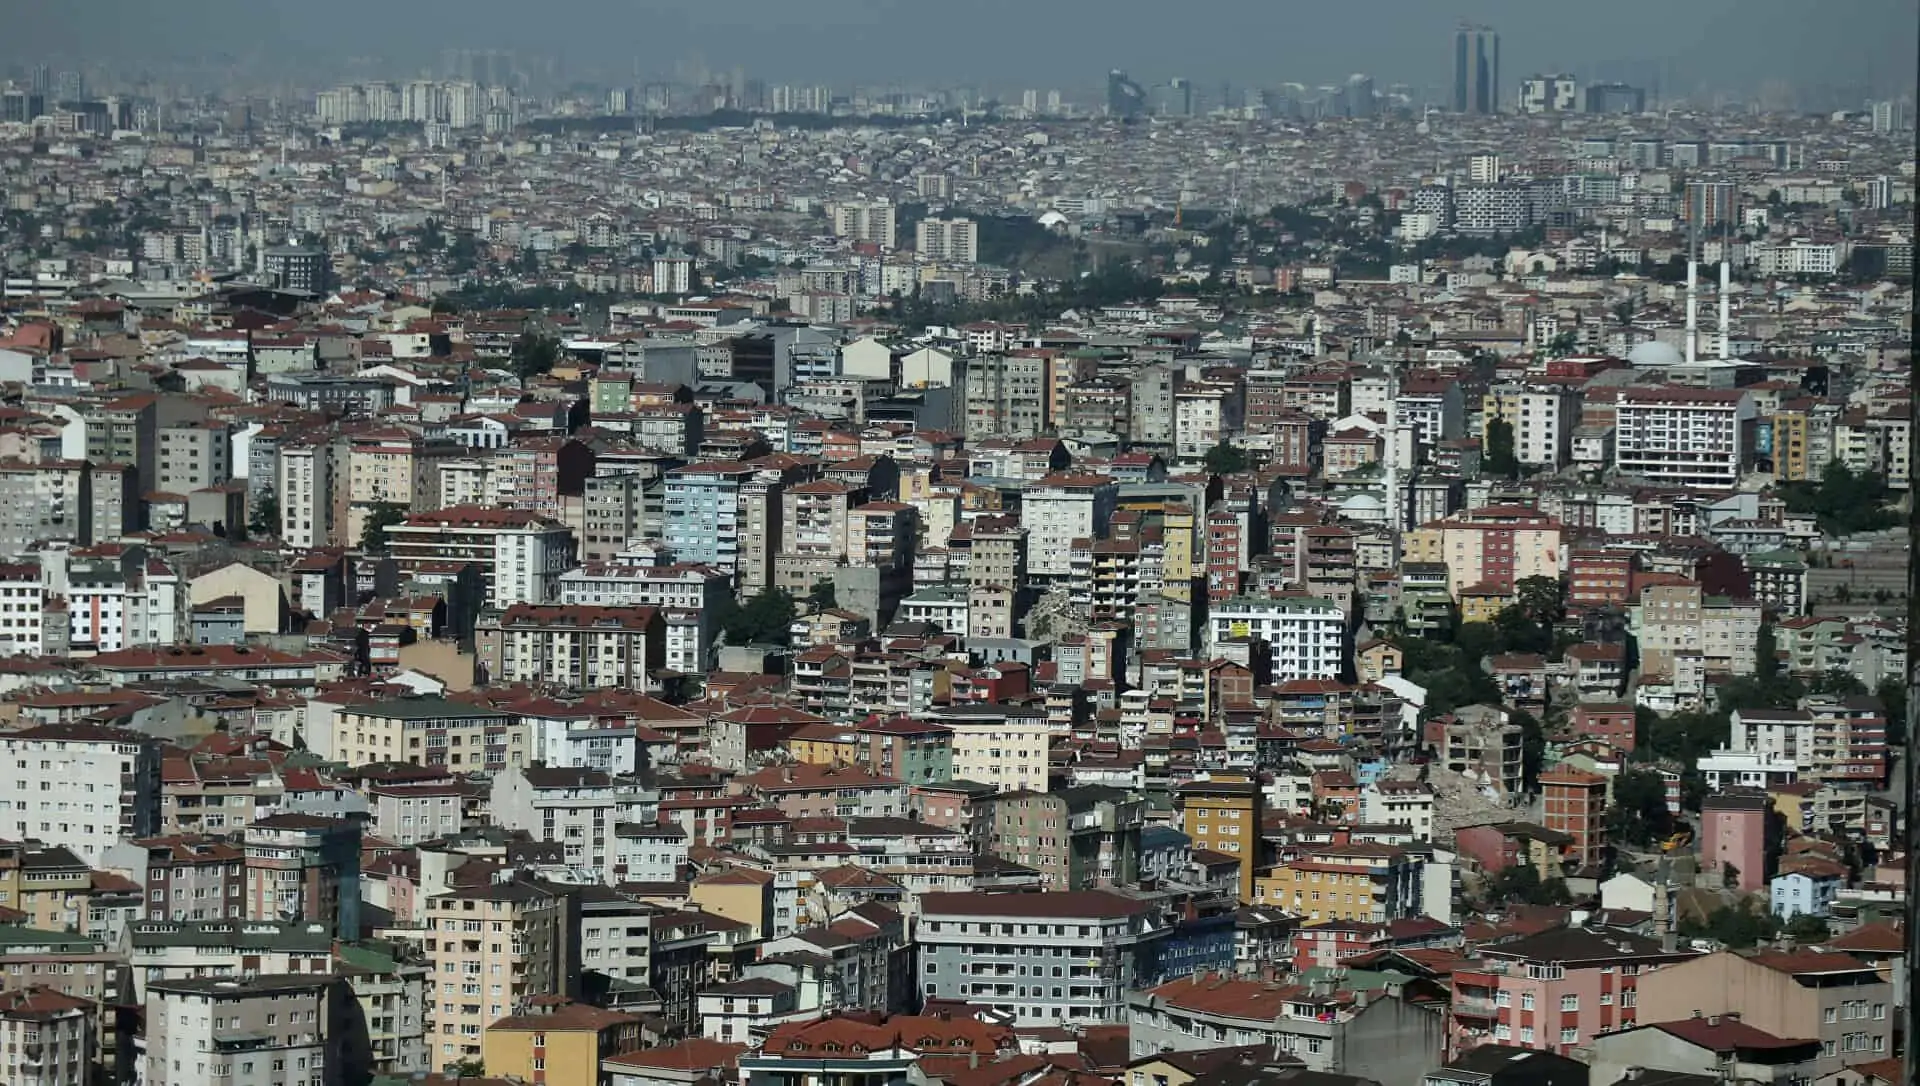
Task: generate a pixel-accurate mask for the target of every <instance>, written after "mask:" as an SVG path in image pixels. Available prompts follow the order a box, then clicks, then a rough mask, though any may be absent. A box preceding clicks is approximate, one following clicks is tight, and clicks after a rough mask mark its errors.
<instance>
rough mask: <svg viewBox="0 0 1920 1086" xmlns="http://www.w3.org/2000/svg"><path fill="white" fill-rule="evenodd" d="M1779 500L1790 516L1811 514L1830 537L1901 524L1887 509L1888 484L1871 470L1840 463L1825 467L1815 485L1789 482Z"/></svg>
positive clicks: (1836, 462)
mask: <svg viewBox="0 0 1920 1086" xmlns="http://www.w3.org/2000/svg"><path fill="white" fill-rule="evenodd" d="M1780 500H1781V501H1783V502H1785V503H1786V506H1787V511H1788V512H1791V513H1810V514H1812V515H1813V517H1814V519H1815V520H1816V521H1817V522H1818V523H1819V525H1820V530H1821V531H1822V532H1825V533H1826V534H1828V535H1830V536H1843V535H1853V534H1854V533H1856V532H1875V531H1879V530H1880V529H1882V528H1892V527H1894V526H1896V525H1898V524H1899V523H1900V515H1899V514H1898V513H1895V512H1893V511H1892V510H1890V509H1888V508H1887V481H1886V480H1885V479H1884V478H1882V477H1881V476H1880V475H1879V474H1878V473H1875V472H1871V471H1862V472H1855V471H1854V470H1853V469H1851V468H1849V467H1847V466H1846V465H1845V464H1842V463H1840V462H1839V461H1837V460H1836V461H1834V462H1833V463H1831V464H1828V465H1827V470H1826V471H1825V472H1823V473H1821V476H1820V481H1819V482H1818V483H1788V484H1787V485H1785V486H1783V487H1781V488H1780Z"/></svg>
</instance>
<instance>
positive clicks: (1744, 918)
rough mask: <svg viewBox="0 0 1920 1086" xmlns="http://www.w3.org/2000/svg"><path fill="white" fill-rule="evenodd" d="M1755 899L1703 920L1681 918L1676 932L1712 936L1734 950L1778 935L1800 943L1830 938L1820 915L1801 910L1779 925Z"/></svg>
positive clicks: (1739, 903) (1727, 906) (1825, 923)
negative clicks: (1678, 929)
mask: <svg viewBox="0 0 1920 1086" xmlns="http://www.w3.org/2000/svg"><path fill="white" fill-rule="evenodd" d="M1755 900H1756V899H1749V900H1747V901H1739V902H1735V903H1734V904H1732V905H1722V906H1720V907H1719V908H1717V909H1715V910H1713V912H1712V913H1710V914H1708V915H1707V918H1706V919H1705V920H1701V919H1700V918H1698V917H1693V916H1687V917H1682V918H1681V919H1680V934H1681V935H1684V936H1686V937H1687V938H1689V939H1712V940H1714V941H1715V942H1717V943H1720V944H1722V945H1724V946H1728V947H1731V948H1733V949H1735V950H1742V949H1745V948H1747V947H1751V946H1757V945H1758V944H1760V943H1764V942H1767V941H1769V940H1773V939H1777V938H1779V937H1780V936H1782V935H1785V936H1787V937H1788V938H1790V939H1792V940H1794V941H1795V942H1797V943H1802V944H1805V943H1819V942H1824V941H1826V940H1827V939H1829V938H1831V937H1832V931H1831V929H1829V928H1828V926H1827V922H1826V921H1825V920H1824V919H1822V918H1820V917H1817V916H1814V915H1812V914H1810V913H1801V914H1799V915H1798V916H1795V917H1794V918H1793V919H1792V920H1789V921H1787V922H1786V923H1784V924H1782V923H1781V922H1780V919H1779V918H1778V917H1776V916H1774V915H1773V914H1772V913H1771V912H1768V911H1767V910H1766V908H1765V907H1756V905H1755V903H1754V901H1755Z"/></svg>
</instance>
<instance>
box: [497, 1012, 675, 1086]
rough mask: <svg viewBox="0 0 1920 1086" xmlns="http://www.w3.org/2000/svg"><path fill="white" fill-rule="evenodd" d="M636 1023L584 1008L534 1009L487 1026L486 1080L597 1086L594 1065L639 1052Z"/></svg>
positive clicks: (597, 1067) (547, 1085)
mask: <svg viewBox="0 0 1920 1086" xmlns="http://www.w3.org/2000/svg"><path fill="white" fill-rule="evenodd" d="M640 1043H641V1041H640V1019H638V1018H636V1017H634V1016H633V1015H630V1014H621V1013H619V1012H617V1011H609V1010H603V1009H602V1008H599V1007H592V1006H588V1005H587V1004H585V1003H573V1002H559V1003H549V1004H545V1005H537V1006H534V1007H532V1008H531V1009H530V1013H527V1014H516V1015H514V1016H513V1017H511V1018H502V1019H501V1020H499V1021H498V1022H495V1023H494V1024H492V1025H490V1026H488V1027H487V1033H486V1037H485V1039H484V1041H483V1043H482V1047H481V1053H482V1055H481V1059H482V1061H483V1062H484V1063H485V1064H486V1068H487V1076H488V1077H489V1078H514V1079H518V1080H520V1081H522V1082H539V1083H543V1084H545V1086H599V1084H600V1081H601V1080H600V1061H601V1060H603V1059H606V1058H607V1057H608V1056H614V1055H618V1054H620V1053H622V1052H627V1051H631V1050H633V1049H636V1048H639V1047H640Z"/></svg>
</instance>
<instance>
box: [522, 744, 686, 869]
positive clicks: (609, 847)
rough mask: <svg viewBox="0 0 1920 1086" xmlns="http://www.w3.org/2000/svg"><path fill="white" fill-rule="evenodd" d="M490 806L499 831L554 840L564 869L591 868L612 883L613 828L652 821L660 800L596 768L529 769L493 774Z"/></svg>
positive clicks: (620, 778)
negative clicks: (562, 859) (521, 833)
mask: <svg viewBox="0 0 1920 1086" xmlns="http://www.w3.org/2000/svg"><path fill="white" fill-rule="evenodd" d="M490 802H491V810H492V814H493V820H494V821H495V822H497V823H498V824H500V825H501V826H502V827H505V828H506V829H509V830H525V831H527V832H528V833H529V834H532V835H533V838H534V840H536V841H553V842H558V843H559V844H560V845H561V846H562V847H563V848H564V849H565V863H566V865H567V866H568V867H580V868H591V869H593V870H595V871H597V872H600V873H601V875H602V877H603V878H605V879H606V880H607V881H608V882H612V881H613V863H614V859H615V857H616V856H617V855H618V853H619V850H618V849H617V848H616V842H615V839H614V827H616V826H618V825H621V824H624V823H630V822H642V823H644V822H651V821H653V819H654V817H655V816H654V812H655V809H656V807H657V805H658V803H659V796H658V793H655V792H652V791H649V790H647V789H645V788H643V787H642V786H641V785H640V784H639V783H638V782H637V781H635V780H633V779H631V778H622V777H616V776H614V775H612V774H609V773H604V772H601V771H599V770H595V769H567V768H561V767H557V766H544V765H533V766H527V767H525V768H523V769H514V770H509V771H507V772H505V773H499V774H496V775H495V776H494V778H493V792H492V796H491V801H490Z"/></svg>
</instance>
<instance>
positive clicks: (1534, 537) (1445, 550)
mask: <svg viewBox="0 0 1920 1086" xmlns="http://www.w3.org/2000/svg"><path fill="white" fill-rule="evenodd" d="M1565 538H1566V528H1565V527H1564V526H1563V525H1562V524H1561V523H1560V522H1559V521H1557V520H1555V519H1553V518H1552V517H1549V516H1545V515H1544V514H1542V513H1540V512H1539V511H1538V510H1535V509H1529V508H1526V507H1524V506H1512V505H1489V506H1485V507H1482V508H1479V509H1473V510H1469V511H1467V512H1464V513H1458V514H1455V515H1454V516H1451V517H1448V518H1446V519H1444V520H1438V521H1434V522H1431V523H1429V524H1423V525H1421V526H1420V527H1419V528H1416V529H1415V530H1413V531H1412V532H1409V533H1407V536H1406V541H1405V555H1406V560H1407V561H1408V562H1443V563H1445V564H1446V567H1447V587H1448V591H1450V592H1452V593H1453V595H1454V596H1455V598H1456V599H1457V598H1458V597H1459V596H1460V594H1461V593H1462V592H1464V591H1466V590H1467V589H1477V588H1480V587H1482V586H1485V587H1486V588H1489V589H1493V590H1498V591H1503V592H1508V593H1511V592H1512V591H1513V588H1514V586H1515V585H1516V584H1518V583H1519V582H1520V581H1523V580H1525V579H1527V578H1528V577H1551V578H1554V579H1556V580H1557V579H1558V578H1559V576H1560V569H1561V565H1562V562H1563V559H1564V553H1563V548H1564V542H1565Z"/></svg>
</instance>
